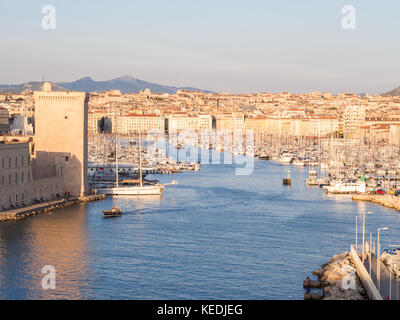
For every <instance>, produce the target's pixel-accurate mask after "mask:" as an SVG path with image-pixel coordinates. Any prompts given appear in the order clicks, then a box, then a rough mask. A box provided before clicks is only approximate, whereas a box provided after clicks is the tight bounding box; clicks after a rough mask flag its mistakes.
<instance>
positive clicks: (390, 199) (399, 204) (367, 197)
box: [352, 194, 400, 211]
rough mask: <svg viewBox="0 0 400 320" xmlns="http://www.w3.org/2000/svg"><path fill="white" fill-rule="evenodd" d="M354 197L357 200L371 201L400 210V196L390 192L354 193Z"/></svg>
mask: <svg viewBox="0 0 400 320" xmlns="http://www.w3.org/2000/svg"><path fill="white" fill-rule="evenodd" d="M352 199H353V200H357V201H370V202H374V203H378V204H381V205H384V206H385V207H388V208H393V209H396V210H399V211H400V197H396V196H393V195H390V194H385V195H380V194H354V195H353V196H352Z"/></svg>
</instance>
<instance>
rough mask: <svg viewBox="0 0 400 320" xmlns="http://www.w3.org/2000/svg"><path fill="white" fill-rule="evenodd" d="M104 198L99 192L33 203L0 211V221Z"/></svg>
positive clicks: (17, 218) (21, 217)
mask: <svg viewBox="0 0 400 320" xmlns="http://www.w3.org/2000/svg"><path fill="white" fill-rule="evenodd" d="M104 199H106V195H104V194H101V195H90V196H84V197H75V198H70V199H62V200H57V201H49V202H46V203H40V204H35V205H31V206H27V207H23V208H18V209H14V210H8V211H4V212H0V222H6V221H15V220H21V219H25V218H27V217H30V216H34V215H38V214H42V213H46V212H51V211H54V210H56V209H61V208H66V207H69V206H73V205H76V204H79V203H85V202H92V201H97V200H104Z"/></svg>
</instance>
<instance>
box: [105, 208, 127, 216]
mask: <svg viewBox="0 0 400 320" xmlns="http://www.w3.org/2000/svg"><path fill="white" fill-rule="evenodd" d="M120 216H122V209H121V208H117V207H113V208H112V209H111V210H103V217H104V218H112V217H120Z"/></svg>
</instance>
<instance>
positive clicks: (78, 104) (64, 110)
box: [34, 82, 89, 196]
mask: <svg viewBox="0 0 400 320" xmlns="http://www.w3.org/2000/svg"><path fill="white" fill-rule="evenodd" d="M34 98H35V138H34V141H35V153H36V159H35V162H36V164H37V165H36V167H37V168H38V170H37V171H38V173H37V175H39V176H42V177H46V176H51V175H53V174H55V172H52V171H57V173H56V174H57V175H62V176H63V177H64V189H65V191H66V192H69V193H71V195H73V196H82V195H84V194H86V193H87V192H88V182H87V166H88V100H89V95H88V94H87V93H85V92H54V91H52V85H51V83H49V82H45V83H44V84H43V91H35V92H34ZM53 169H54V170H53Z"/></svg>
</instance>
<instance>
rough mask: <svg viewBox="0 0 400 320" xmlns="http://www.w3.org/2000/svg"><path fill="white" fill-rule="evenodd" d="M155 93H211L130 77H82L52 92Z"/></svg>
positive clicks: (3, 88)
mask: <svg viewBox="0 0 400 320" xmlns="http://www.w3.org/2000/svg"><path fill="white" fill-rule="evenodd" d="M41 86H42V82H28V83H23V84H19V85H7V84H6V85H1V84H0V92H15V93H17V92H21V91H24V90H33V91H34V90H41ZM147 88H148V89H150V91H151V92H157V93H175V92H176V91H177V90H190V91H201V92H204V93H213V92H212V91H209V90H201V89H197V88H192V87H171V86H165V85H161V84H157V83H151V82H147V81H143V80H139V79H136V78H133V77H131V76H122V77H119V78H116V79H111V80H107V81H95V80H93V79H92V78H91V77H84V78H81V79H79V80H76V81H73V82H57V83H53V90H54V91H67V90H69V91H85V92H92V91H98V92H103V91H107V90H113V89H115V90H120V91H121V92H122V93H128V92H139V91H142V90H145V89H147Z"/></svg>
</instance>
